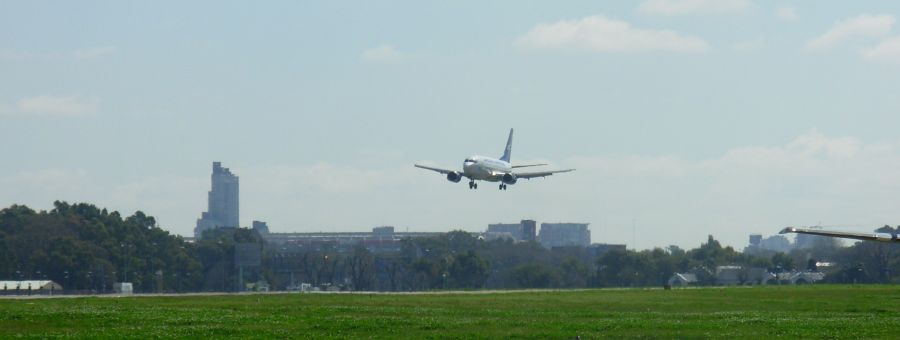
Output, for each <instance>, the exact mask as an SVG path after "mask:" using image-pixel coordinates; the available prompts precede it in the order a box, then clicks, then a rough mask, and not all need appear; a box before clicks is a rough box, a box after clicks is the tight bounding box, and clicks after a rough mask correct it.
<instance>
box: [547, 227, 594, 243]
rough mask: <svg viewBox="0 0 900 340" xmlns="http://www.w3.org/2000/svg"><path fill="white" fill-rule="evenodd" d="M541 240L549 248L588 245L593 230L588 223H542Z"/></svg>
mask: <svg viewBox="0 0 900 340" xmlns="http://www.w3.org/2000/svg"><path fill="white" fill-rule="evenodd" d="M540 242H541V245H542V246H544V248H547V249H550V248H553V247H568V246H581V247H587V246H589V245H590V244H591V231H590V230H589V229H588V224H587V223H541V233H540Z"/></svg>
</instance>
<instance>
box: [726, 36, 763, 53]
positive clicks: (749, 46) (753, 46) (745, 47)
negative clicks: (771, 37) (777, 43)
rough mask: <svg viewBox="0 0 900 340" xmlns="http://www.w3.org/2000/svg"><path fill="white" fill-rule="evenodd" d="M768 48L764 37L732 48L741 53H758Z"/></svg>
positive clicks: (738, 43)
mask: <svg viewBox="0 0 900 340" xmlns="http://www.w3.org/2000/svg"><path fill="white" fill-rule="evenodd" d="M765 46H766V40H765V39H763V38H762V37H759V38H756V39H753V40H746V41H741V42H737V43H734V44H733V45H731V48H732V49H733V50H735V51H739V52H750V51H758V50H760V49H762V48H763V47H765Z"/></svg>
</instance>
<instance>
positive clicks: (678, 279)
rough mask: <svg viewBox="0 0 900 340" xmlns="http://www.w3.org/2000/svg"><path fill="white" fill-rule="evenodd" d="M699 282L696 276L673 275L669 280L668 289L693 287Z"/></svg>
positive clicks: (689, 274)
mask: <svg viewBox="0 0 900 340" xmlns="http://www.w3.org/2000/svg"><path fill="white" fill-rule="evenodd" d="M698 282H699V281H698V280H697V275H696V274H693V273H675V274H674V275H672V277H670V278H669V282H668V283H669V287H680V286H689V285H695V284H697V283H698Z"/></svg>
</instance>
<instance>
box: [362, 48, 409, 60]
mask: <svg viewBox="0 0 900 340" xmlns="http://www.w3.org/2000/svg"><path fill="white" fill-rule="evenodd" d="M406 57H407V55H406V54H405V53H403V52H400V51H398V50H397V49H395V48H394V47H393V46H391V45H381V46H378V47H372V48H369V49H366V50H365V51H363V53H362V56H361V58H362V60H363V61H366V62H375V63H378V62H394V61H400V60H403V59H404V58H406Z"/></svg>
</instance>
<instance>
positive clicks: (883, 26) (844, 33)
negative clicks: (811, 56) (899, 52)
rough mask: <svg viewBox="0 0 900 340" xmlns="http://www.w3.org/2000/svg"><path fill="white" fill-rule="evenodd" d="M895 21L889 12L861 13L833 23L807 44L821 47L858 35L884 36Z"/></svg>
mask: <svg viewBox="0 0 900 340" xmlns="http://www.w3.org/2000/svg"><path fill="white" fill-rule="evenodd" d="M895 21H896V20H895V19H894V16H893V15H890V14H879V15H869V14H863V15H860V16H857V17H853V18H849V19H845V20H842V21H839V22H837V23H835V24H834V26H832V27H831V29H829V30H828V31H827V32H825V33H824V34H822V35H820V36H818V37H816V38H814V39H812V40H810V41H809V43H808V44H807V46H808V47H809V48H813V49H823V48H830V47H834V46H837V45H840V44H841V43H843V42H845V41H848V40H851V39H855V38H860V37H867V38H880V37H884V36H887V35H888V34H889V33H890V32H891V28H892V27H893V26H894V22H895Z"/></svg>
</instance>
